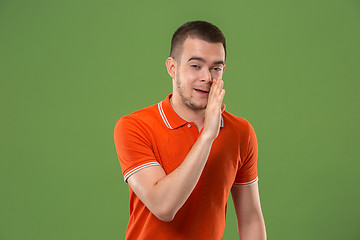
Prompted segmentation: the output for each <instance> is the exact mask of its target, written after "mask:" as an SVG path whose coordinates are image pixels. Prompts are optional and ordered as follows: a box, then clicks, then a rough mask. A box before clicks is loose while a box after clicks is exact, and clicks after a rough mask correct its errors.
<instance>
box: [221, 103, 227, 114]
mask: <svg viewBox="0 0 360 240" xmlns="http://www.w3.org/2000/svg"><path fill="white" fill-rule="evenodd" d="M225 108H226V105H225V104H224V103H222V104H221V113H223V112H224V111H225Z"/></svg>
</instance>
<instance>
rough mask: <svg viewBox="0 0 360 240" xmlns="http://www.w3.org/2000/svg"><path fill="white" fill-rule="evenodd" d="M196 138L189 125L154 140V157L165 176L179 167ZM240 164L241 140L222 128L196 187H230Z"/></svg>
mask: <svg viewBox="0 0 360 240" xmlns="http://www.w3.org/2000/svg"><path fill="white" fill-rule="evenodd" d="M198 137H199V133H198V130H197V128H196V126H195V124H193V123H188V124H185V125H184V126H182V127H180V128H177V129H172V130H170V129H169V131H167V133H166V134H162V135H161V136H159V137H156V138H155V141H156V142H154V145H153V146H154V148H153V149H154V154H155V156H156V158H157V160H158V162H159V163H160V164H161V165H162V167H163V169H164V170H165V172H166V173H167V174H169V173H171V172H172V171H174V170H175V169H176V168H177V167H179V166H180V165H181V163H182V162H183V161H184V159H185V158H186V156H187V154H188V153H189V151H190V150H191V148H192V147H193V145H194V144H195V142H196V141H197V139H198ZM240 163H241V159H240V141H239V140H238V139H236V138H235V137H232V136H231V134H230V135H229V132H228V131H226V129H221V130H220V133H219V136H218V137H217V138H216V139H215V141H214V142H213V144H212V148H211V151H210V155H209V157H208V160H207V163H206V165H205V167H204V170H203V172H202V175H201V179H200V181H199V184H206V185H208V184H209V185H213V186H215V185H216V186H218V185H222V186H224V185H226V186H230V187H231V186H232V184H233V182H234V179H235V176H236V172H237V169H238V167H239V164H240Z"/></svg>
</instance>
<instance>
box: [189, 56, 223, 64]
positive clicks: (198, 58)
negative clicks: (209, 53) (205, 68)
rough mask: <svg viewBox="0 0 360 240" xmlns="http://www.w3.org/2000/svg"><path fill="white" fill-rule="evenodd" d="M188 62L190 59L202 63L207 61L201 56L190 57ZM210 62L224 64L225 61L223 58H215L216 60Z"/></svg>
mask: <svg viewBox="0 0 360 240" xmlns="http://www.w3.org/2000/svg"><path fill="white" fill-rule="evenodd" d="M187 61H188V62H190V61H199V62H203V63H207V61H206V59H204V58H202V57H196V56H194V57H190V58H189V59H188V60H187ZM212 64H215V65H221V64H222V65H225V62H224V61H223V60H217V61H214V62H212Z"/></svg>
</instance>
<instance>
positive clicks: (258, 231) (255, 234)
mask: <svg viewBox="0 0 360 240" xmlns="http://www.w3.org/2000/svg"><path fill="white" fill-rule="evenodd" d="M238 230H239V237H240V240H266V230H265V223H264V218H263V216H262V214H261V212H260V213H258V214H256V215H254V216H253V217H252V218H251V219H247V220H246V221H242V222H239V223H238Z"/></svg>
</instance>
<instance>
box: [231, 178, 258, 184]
mask: <svg viewBox="0 0 360 240" xmlns="http://www.w3.org/2000/svg"><path fill="white" fill-rule="evenodd" d="M257 181H259V178H258V177H256V178H255V179H254V180H252V181H250V182H245V183H234V185H235V186H250V185H253V184H254V183H256V182H257Z"/></svg>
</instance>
